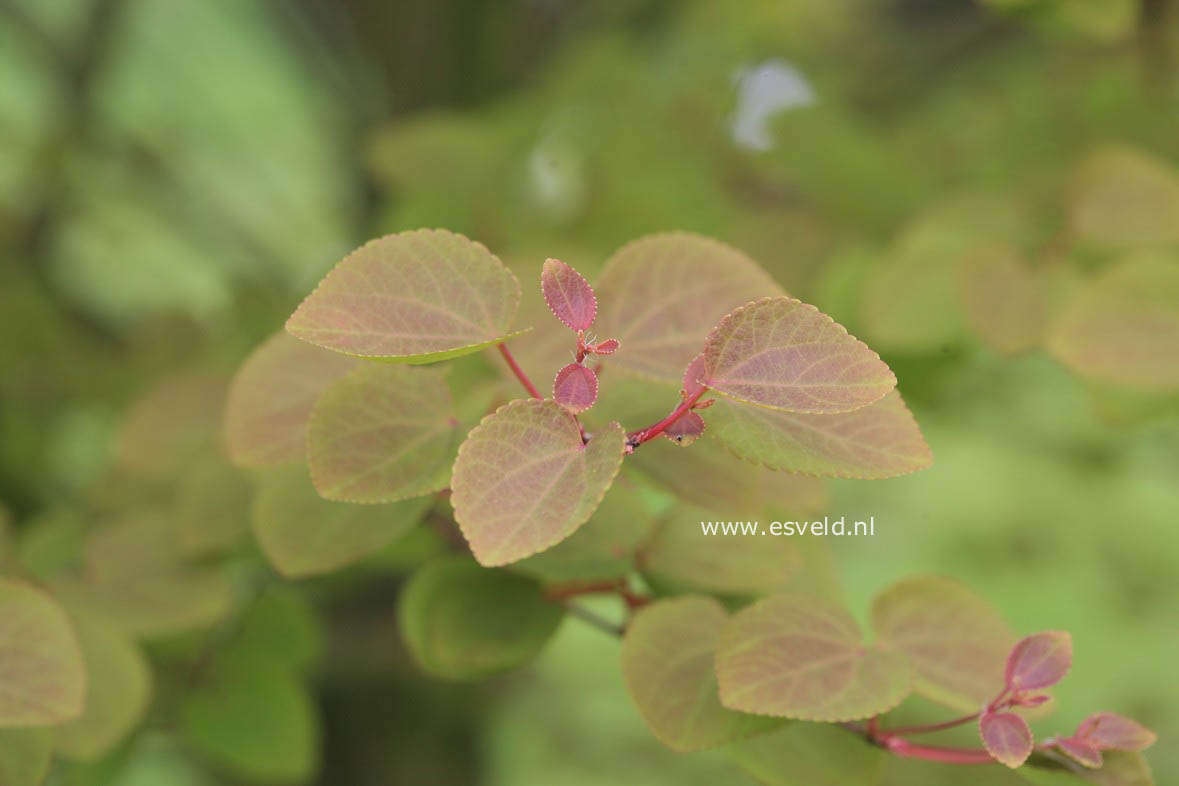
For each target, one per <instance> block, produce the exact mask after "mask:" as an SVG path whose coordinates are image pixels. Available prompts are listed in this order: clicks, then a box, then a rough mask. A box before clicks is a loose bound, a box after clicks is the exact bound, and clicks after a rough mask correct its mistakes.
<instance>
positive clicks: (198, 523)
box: [173, 457, 252, 557]
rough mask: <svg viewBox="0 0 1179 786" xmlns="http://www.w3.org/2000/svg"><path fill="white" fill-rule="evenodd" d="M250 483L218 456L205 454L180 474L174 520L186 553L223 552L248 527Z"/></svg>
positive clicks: (178, 538)
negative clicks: (202, 458)
mask: <svg viewBox="0 0 1179 786" xmlns="http://www.w3.org/2000/svg"><path fill="white" fill-rule="evenodd" d="M251 493H252V489H251V484H250V483H249V481H248V480H247V479H246V478H245V477H244V476H243V474H242V473H241V472H240V471H239V470H237V469H235V468H234V467H233V466H231V465H230V464H228V463H227V462H226V461H225V460H224V459H222V458H220V457H206V458H205V459H204V460H203V461H201V462H200V463H198V464H197V465H196V466H193V467H191V468H190V469H189V470H188V471H187V472H186V473H184V476H183V477H181V478H180V481H179V489H178V490H177V494H176V510H175V512H174V517H173V523H174V527H175V532H176V545H177V548H178V549H179V550H180V551H181V552H183V553H184V554H185V555H187V556H194V557H201V556H207V555H209V554H216V553H218V552H224V551H226V550H227V549H230V548H231V547H233V546H234V545H236V544H237V543H238V542H239V541H240V540H241V539H242V536H243V535H244V534H245V532H246V531H247V530H248V529H249V515H248V512H249V507H250V496H251Z"/></svg>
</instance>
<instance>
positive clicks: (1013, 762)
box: [978, 712, 1035, 768]
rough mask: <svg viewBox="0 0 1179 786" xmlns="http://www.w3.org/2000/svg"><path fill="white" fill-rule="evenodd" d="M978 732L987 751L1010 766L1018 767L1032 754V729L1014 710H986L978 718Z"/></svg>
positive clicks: (1033, 742)
mask: <svg viewBox="0 0 1179 786" xmlns="http://www.w3.org/2000/svg"><path fill="white" fill-rule="evenodd" d="M978 733H979V736H981V737H982V741H983V745H985V746H986V748H987V751H988V752H989V753H990V754H991V755H992V756H994V757H995V759H996V760H997V761H999V762H1001V763H1002V764H1006V765H1007V766H1008V767H1012V768H1014V767H1018V766H1019V765H1021V764H1023V763H1024V762H1025V761H1027V758H1028V756H1030V755H1032V747H1033V745H1034V744H1035V740H1034V739H1033V737H1032V730H1031V729H1029V728H1028V724H1027V721H1025V720H1024V719H1023V718H1021V717H1019V716H1018V715H1016V714H1015V713H1014V712H984V713H983V714H982V716H981V717H980V718H979V719H978Z"/></svg>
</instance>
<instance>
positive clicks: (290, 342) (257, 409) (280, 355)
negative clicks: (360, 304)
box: [225, 331, 358, 467]
mask: <svg viewBox="0 0 1179 786" xmlns="http://www.w3.org/2000/svg"><path fill="white" fill-rule="evenodd" d="M357 362H358V361H357V360H355V359H354V358H350V357H347V356H345V355H341V354H339V353H338V352H329V351H328V350H326V349H322V348H321V347H315V346H312V345H310V344H308V343H307V342H305V341H300V340H298V339H297V338H295V337H294V336H292V335H290V334H289V333H287V332H286V331H279V332H278V333H275V334H274V335H273V336H271V337H270V338H268V339H267V340H266V342H265V343H263V344H262V346H260V347H258V348H257V349H255V350H254V351H253V353H251V354H250V356H249V357H248V358H246V360H245V362H244V363H242V365H241V367H240V368H239V369H238V371H237V375H236V376H234V378H233V384H232V385H231V386H230V388H229V398H228V400H227V401H226V403H225V437H226V446H227V448H228V451H229V457H230V459H232V460H233V462H234V463H235V464H237V465H238V466H242V467H265V466H270V465H272V464H280V463H282V462H284V461H292V460H294V459H301V458H303V456H304V455H306V452H307V421H308V420H309V419H310V418H311V408H312V406H314V404H315V401H316V399H318V398H319V396H320V394H321V393H323V391H324V390H326V389H327V388H328V387H329V386H331V384H332V383H333V382H335V381H336V380H337V379H339V378H340V377H342V376H344V374H346V373H348V371H350V370H351V369H352V368H353V367H355V365H356V364H357Z"/></svg>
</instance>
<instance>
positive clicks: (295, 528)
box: [252, 465, 432, 577]
mask: <svg viewBox="0 0 1179 786" xmlns="http://www.w3.org/2000/svg"><path fill="white" fill-rule="evenodd" d="M431 502H432V499H431V498H430V497H415V498H412V499H407V500H403V501H401V502H394V503H392V504H388V505H352V504H347V503H343V502H329V501H328V500H325V499H323V498H322V497H320V496H319V494H318V493H317V492H316V490H315V487H314V486H312V485H311V480H310V478H308V477H307V468H306V467H304V466H301V465H294V466H285V467H275V468H274V469H271V470H268V471H267V472H266V473H265V474H264V475H263V477H262V483H261V487H260V488H259V490H258V495H257V496H256V497H255V498H254V507H253V516H252V521H253V527H254V536H255V537H256V538H257V539H258V544H259V545H260V546H261V547H262V551H263V553H265V554H266V557H267V559H269V560H270V562H271V563H272V564H273V565H274V567H276V568H277V569H278V570H279V572H280V573H282V574H283V575H284V576H288V577H299V576H309V575H314V574H318V573H327V572H329V571H332V570H336V569H337V568H341V567H343V566H345V565H347V564H349V563H352V562H355V561H356V560H358V559H361V558H363V557H366V556H368V555H369V554H372V553H373V552H375V551H377V550H378V549H380V548H382V547H384V546H386V545H388V544H389V543H392V542H393V541H394V540H396V539H397V538H399V537H401V536H403V535H404V534H405V533H407V532H409V530H411V529H412V528H413V527H414V526H415V525H416V524H417V523H418V522H419V521H420V520H421V517H422V515H423V514H424V513H425V511H426V509H427V508H428V507H429V506H430V503H431Z"/></svg>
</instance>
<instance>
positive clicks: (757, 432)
mask: <svg viewBox="0 0 1179 786" xmlns="http://www.w3.org/2000/svg"><path fill="white" fill-rule="evenodd" d="M708 422H709V424H710V427H711V431H710V432H709V433H710V434H712V435H713V436H714V437H716V439H717V440H718V441H719V442H720V443H721V444H723V445H724V446H725V447H726V448H728V449H729V450H730V451H732V452H733V453H734V454H736V455H737V456H739V457H740V458H743V459H745V460H746V461H751V462H753V463H755V464H761V465H762V466H764V467H768V468H770V469H773V470H781V471H785V472H803V473H806V474H808V475H820V476H827V477H840V478H891V477H896V476H897V475H905V474H907V473H910V472H916V471H917V470H920V469H924V468H925V467H928V466H929V465H930V464H931V463H932V462H933V456H932V454H931V453H930V450H929V445H927V444H926V442H925V439H924V437H922V436H921V429H920V428H919V427H918V426H917V422H916V421H915V420H913V415H912V414H911V413H910V412H909V410H908V408H907V407H906V406H905V402H904V401H903V400H902V399H901V394H900V393H899V392H898V391H896V390H892V391H889V392H888V393H887V394H886V395H885V396H884V398H882V399H880V400H879V401H876V402H873V403H872V404H869V405H868V406H866V407H860V408H859V409H857V410H854V411H852V412H840V413H837V414H832V415H814V414H802V413H796V412H782V411H780V410H776V409H766V408H765V407H754V406H750V405H748V404H742V403H740V402H736V401H730V400H718V401H717V403H716V405H715V406H713V407H711V408H710V409H709V410H708Z"/></svg>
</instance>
